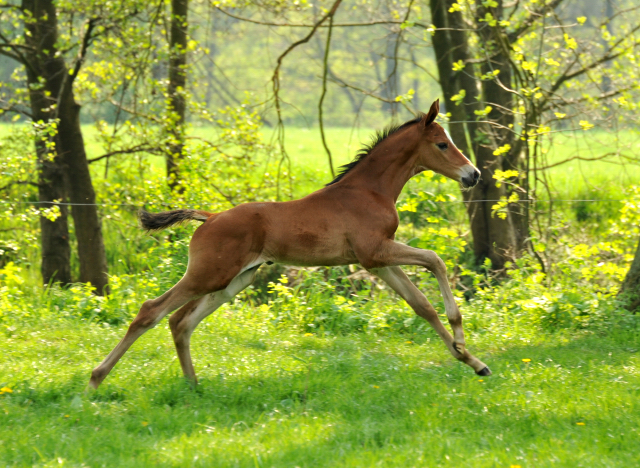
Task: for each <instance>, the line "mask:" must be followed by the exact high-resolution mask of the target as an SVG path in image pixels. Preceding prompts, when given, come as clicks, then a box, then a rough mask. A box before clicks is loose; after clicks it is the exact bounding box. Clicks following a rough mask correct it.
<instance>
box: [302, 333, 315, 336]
mask: <svg viewBox="0 0 640 468" xmlns="http://www.w3.org/2000/svg"><path fill="white" fill-rule="evenodd" d="M304 336H313V333H305V334H304Z"/></svg>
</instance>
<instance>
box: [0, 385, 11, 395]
mask: <svg viewBox="0 0 640 468" xmlns="http://www.w3.org/2000/svg"><path fill="white" fill-rule="evenodd" d="M3 393H13V390H11V389H10V388H9V387H2V388H0V395H2V394H3Z"/></svg>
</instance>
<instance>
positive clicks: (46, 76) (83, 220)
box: [23, 0, 108, 294]
mask: <svg viewBox="0 0 640 468" xmlns="http://www.w3.org/2000/svg"><path fill="white" fill-rule="evenodd" d="M23 8H24V9H25V11H27V12H29V13H30V14H31V16H32V17H33V19H34V20H33V21H30V22H27V23H26V26H25V28H26V32H27V34H26V40H27V44H29V45H30V46H32V47H33V52H31V53H30V55H29V57H28V60H27V62H28V63H26V64H25V65H26V68H27V80H28V83H29V84H30V86H29V89H30V98H31V107H32V112H33V114H34V120H35V121H42V122H45V123H50V122H51V121H52V120H53V119H58V122H57V131H56V134H55V136H54V137H52V138H53V141H54V142H55V149H54V150H53V151H55V156H54V157H53V159H51V158H49V157H47V151H48V150H47V149H46V148H45V143H44V142H43V141H42V139H41V138H37V139H36V149H37V153H38V160H39V166H40V188H39V197H40V200H41V201H51V200H60V199H63V201H64V200H65V198H66V196H68V197H69V200H70V201H71V203H81V204H84V206H74V207H73V209H72V215H73V219H74V225H75V231H76V237H77V240H78V257H79V260H80V281H82V282H90V283H91V284H92V285H93V286H94V287H95V288H96V292H97V293H98V294H104V293H106V292H107V281H108V278H107V261H106V255H105V249H104V242H103V239H102V228H101V226H100V219H99V217H98V211H97V207H96V206H95V201H96V200H95V192H94V190H93V184H92V181H91V175H90V173H89V165H88V163H87V158H86V154H85V149H84V142H83V139H82V132H81V128H80V119H79V112H80V106H79V105H78V104H77V103H76V102H75V99H74V95H73V76H71V75H70V74H69V70H68V69H67V67H66V64H65V62H64V60H63V58H62V57H61V56H60V54H59V53H58V50H57V49H56V47H55V44H56V42H57V36H58V30H57V27H58V24H57V12H56V8H55V4H54V2H53V1H52V0H24V2H23ZM41 80H44V87H43V88H42V89H40V88H41V87H40V86H37V84H39V83H40V81H41ZM58 99H59V101H58ZM61 214H62V215H61V216H60V217H59V218H58V219H56V220H55V221H54V222H51V221H49V220H46V219H42V218H41V221H40V225H41V229H42V236H41V242H42V256H43V261H42V273H43V280H44V281H45V283H48V282H50V281H61V282H63V283H69V282H71V268H70V262H69V254H70V248H69V231H68V225H67V209H66V207H64V206H63V207H61Z"/></svg>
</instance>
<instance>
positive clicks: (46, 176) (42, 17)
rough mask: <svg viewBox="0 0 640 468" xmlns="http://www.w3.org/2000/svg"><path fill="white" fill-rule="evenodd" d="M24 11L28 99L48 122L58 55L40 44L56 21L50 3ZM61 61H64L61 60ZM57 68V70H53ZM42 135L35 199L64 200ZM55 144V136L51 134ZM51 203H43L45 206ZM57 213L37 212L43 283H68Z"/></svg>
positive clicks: (28, 4) (29, 3)
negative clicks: (27, 16) (52, 216)
mask: <svg viewBox="0 0 640 468" xmlns="http://www.w3.org/2000/svg"><path fill="white" fill-rule="evenodd" d="M22 7H23V8H24V10H25V12H28V13H30V14H31V16H32V17H33V18H36V19H37V21H34V22H27V23H26V24H25V42H26V44H27V45H28V46H30V47H31V49H29V53H28V54H27V55H26V63H24V65H25V68H26V71H27V84H28V86H29V99H30V103H31V112H32V115H33V121H34V123H38V122H43V123H46V122H49V120H50V117H51V110H50V109H51V104H52V101H51V99H50V97H48V96H57V92H58V91H59V89H60V82H61V75H60V73H59V71H60V69H61V62H62V59H60V58H57V57H55V55H54V51H52V50H46V51H45V50H43V49H42V45H43V44H54V43H55V42H56V40H57V23H56V20H55V18H56V16H55V9H54V8H53V5H52V4H50V3H48V2H47V3H42V2H39V1H35V0H25V1H24V2H23V4H22ZM62 65H64V64H62ZM57 72H58V73H57ZM48 73H49V74H52V75H53V79H50V80H46V81H45V83H44V86H41V84H40V79H39V78H40V77H41V76H44V75H46V74H48ZM43 138H45V136H44V135H42V136H40V135H39V136H36V139H35V146H36V155H37V159H38V200H39V201H40V202H53V201H61V202H65V201H66V194H65V184H64V169H63V162H62V158H61V157H60V155H59V154H58V153H57V151H56V150H55V149H54V150H52V151H54V154H53V157H50V155H49V150H48V149H47V145H46V138H45V139H44V140H43ZM54 143H56V147H57V143H58V141H57V138H54ZM51 206H53V203H51V204H49V203H43V204H41V208H42V209H43V210H46V209H47V208H50V207H51ZM59 208H60V214H59V216H58V217H57V218H55V220H51V219H50V218H48V217H46V216H42V215H41V216H40V231H41V233H40V245H41V249H42V252H41V255H42V265H41V267H40V271H41V273H42V280H43V282H44V284H51V283H61V284H63V285H64V284H69V283H71V260H70V258H71V248H70V245H69V225H68V219H67V216H68V210H67V207H66V206H65V205H60V206H59Z"/></svg>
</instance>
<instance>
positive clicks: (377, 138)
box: [327, 113, 424, 185]
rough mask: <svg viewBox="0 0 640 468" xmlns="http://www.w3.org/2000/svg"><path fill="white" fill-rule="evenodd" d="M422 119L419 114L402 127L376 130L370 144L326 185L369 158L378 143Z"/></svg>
mask: <svg viewBox="0 0 640 468" xmlns="http://www.w3.org/2000/svg"><path fill="white" fill-rule="evenodd" d="M423 117H424V114H422V113H421V114H419V115H418V116H417V117H416V118H415V119H412V120H409V121H408V122H405V123H403V124H402V125H389V126H388V127H385V128H384V129H382V130H378V131H377V132H376V133H375V134H374V135H373V137H372V138H371V143H369V144H368V145H364V146H363V147H362V148H360V150H359V151H358V153H357V154H356V157H355V158H354V159H353V161H351V162H350V163H348V164H345V165H344V166H340V167H339V168H338V170H339V172H338V175H337V176H336V178H335V179H333V180H332V181H331V182H329V183H328V184H327V185H332V184H335V183H336V182H339V181H340V180H341V179H342V178H343V177H344V176H345V175H347V174H348V173H349V171H351V170H352V169H353V168H354V167H356V166H357V165H358V163H359V162H360V161H362V160H363V159H364V158H366V157H367V156H369V154H371V151H373V149H374V148H375V147H376V146H378V145H379V144H380V143H382V142H383V141H384V140H385V139H386V138H387V137H389V136H391V135H393V134H394V133H397V132H399V131H400V130H402V129H404V128H407V127H408V126H409V125H413V124H415V123H418V122H420V121H421V120H422V118H423Z"/></svg>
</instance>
